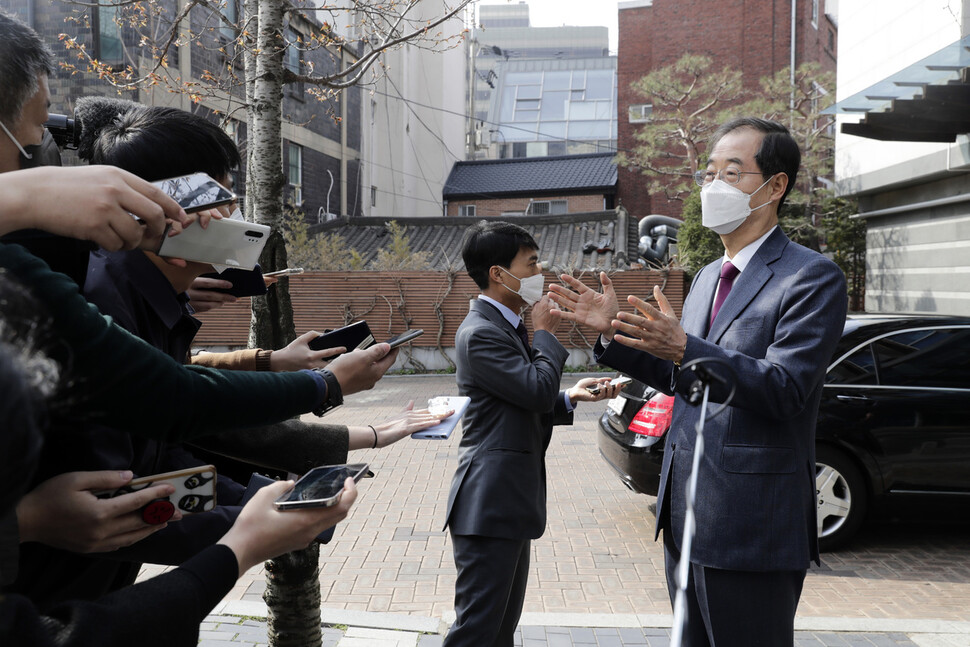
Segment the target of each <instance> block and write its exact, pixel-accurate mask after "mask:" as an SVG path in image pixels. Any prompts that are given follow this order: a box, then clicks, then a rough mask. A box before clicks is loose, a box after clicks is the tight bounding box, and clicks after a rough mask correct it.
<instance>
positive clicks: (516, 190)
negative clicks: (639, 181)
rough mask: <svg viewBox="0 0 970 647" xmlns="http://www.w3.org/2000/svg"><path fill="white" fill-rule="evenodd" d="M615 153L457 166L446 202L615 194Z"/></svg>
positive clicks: (447, 184)
mask: <svg viewBox="0 0 970 647" xmlns="http://www.w3.org/2000/svg"><path fill="white" fill-rule="evenodd" d="M614 157H615V155H614V154H613V153H592V154H589V155H563V156H560V157H530V158H513V159H503V160H475V161H470V162H455V165H454V166H452V167H451V173H450V174H449V175H448V180H447V181H446V182H445V187H444V189H443V190H442V197H443V198H444V199H445V200H454V199H458V198H469V197H493V196H515V195H523V194H528V195H542V194H549V195H552V194H558V195H563V194H571V193H608V194H613V193H616V164H614V163H613V158H614Z"/></svg>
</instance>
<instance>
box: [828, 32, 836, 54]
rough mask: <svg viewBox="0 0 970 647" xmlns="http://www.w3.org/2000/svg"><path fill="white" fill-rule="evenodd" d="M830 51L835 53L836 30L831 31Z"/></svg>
mask: <svg viewBox="0 0 970 647" xmlns="http://www.w3.org/2000/svg"><path fill="white" fill-rule="evenodd" d="M829 51H830V52H834V51H835V30H834V29H830V30H829Z"/></svg>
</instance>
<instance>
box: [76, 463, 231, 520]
mask: <svg viewBox="0 0 970 647" xmlns="http://www.w3.org/2000/svg"><path fill="white" fill-rule="evenodd" d="M163 483H168V484H169V485H171V486H172V487H174V488H175V492H173V493H172V494H170V495H168V497H165V499H164V500H166V501H168V502H170V503H171V504H172V506H173V507H174V508H178V509H179V510H181V511H182V514H192V513H195V512H206V511H208V510H212V509H213V508H214V507H216V468H215V466H213V465H199V466H198V467H191V468H187V469H184V470H176V471H174V472H165V473H163V474H152V475H151V476H141V477H139V478H135V479H132V480H131V481H130V482H129V483H127V484H126V485H122V486H121V487H120V488H117V489H114V490H102V491H100V492H95V493H94V495H95V496H96V497H98V498H99V499H109V498H111V497H116V496H121V495H122V494H128V493H130V492H138V491H139V490H144V489H145V488H148V487H151V486H153V485H161V484H163ZM152 503H153V504H157V503H158V502H157V501H153V502H152ZM169 516H171V514H169ZM146 521H148V519H146ZM149 523H151V522H149Z"/></svg>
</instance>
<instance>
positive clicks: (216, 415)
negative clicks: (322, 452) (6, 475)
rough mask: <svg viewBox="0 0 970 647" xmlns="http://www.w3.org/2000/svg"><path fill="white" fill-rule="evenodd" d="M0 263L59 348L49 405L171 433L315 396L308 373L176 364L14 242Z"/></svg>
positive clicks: (179, 436)
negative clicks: (57, 380)
mask: <svg viewBox="0 0 970 647" xmlns="http://www.w3.org/2000/svg"><path fill="white" fill-rule="evenodd" d="M0 271H5V272H6V273H7V274H8V276H10V277H11V278H13V279H15V280H16V281H18V282H20V283H21V284H22V285H24V286H26V287H28V288H29V289H30V290H31V292H32V294H33V296H34V297H35V298H36V299H37V300H38V301H39V302H40V303H41V304H42V305H43V306H44V307H45V308H46V310H47V312H48V314H49V315H50V318H51V321H50V323H51V328H52V332H53V341H54V344H56V345H57V347H55V348H53V349H52V351H53V353H52V354H53V355H54V356H55V357H56V356H58V355H59V354H60V353H59V348H63V349H64V350H66V353H65V354H64V357H63V360H64V361H63V363H64V364H65V365H66V366H65V368H66V371H65V373H66V378H67V379H66V380H65V384H66V385H67V388H66V392H62V394H61V397H59V398H58V402H56V403H54V406H58V405H61V406H64V405H66V407H67V408H68V413H69V414H70V415H72V416H74V417H77V418H79V419H85V420H92V421H98V422H102V423H105V424H108V425H114V426H124V427H125V428H126V429H130V430H131V432H132V433H135V434H141V435H145V436H149V437H151V438H159V439H167V440H173V441H175V440H185V439H188V438H193V437H196V436H200V435H203V434H206V433H212V432H216V431H224V430H230V429H239V428H244V427H255V426H260V425H265V424H270V423H275V422H279V421H282V420H287V419H289V418H292V417H293V416H296V415H300V414H302V413H306V412H308V411H311V410H313V409H314V408H315V407H316V406H317V405H318V404H319V403H320V400H321V394H320V390H319V387H318V384H317V381H316V380H315V378H314V376H313V375H311V374H309V373H305V372H298V373H269V372H248V371H220V370H217V369H209V368H204V367H198V366H183V365H181V364H179V363H178V362H176V361H174V360H173V359H172V358H171V357H169V356H167V355H165V354H164V353H162V352H160V351H158V350H157V349H155V348H153V347H152V346H150V345H149V344H147V343H145V342H144V341H142V340H141V339H139V338H138V337H135V336H134V335H132V334H130V333H128V332H127V331H125V330H123V329H122V328H119V327H118V326H116V325H114V324H113V323H112V322H111V319H110V318H109V317H104V316H102V315H101V313H100V312H98V310H97V308H95V307H94V306H93V305H91V304H89V303H88V302H87V301H86V300H85V299H84V297H83V296H81V294H80V292H79V291H78V287H77V285H76V284H75V283H74V282H73V281H72V280H71V279H70V278H68V277H67V276H66V275H64V274H58V273H56V272H54V271H52V270H51V269H50V268H49V267H48V266H47V264H45V263H44V262H43V261H41V260H40V259H38V258H37V257H35V256H33V255H32V254H30V253H29V252H28V251H27V250H26V249H24V248H23V247H21V246H19V245H10V244H3V243H0ZM28 314H29V313H28ZM132 421H135V422H136V424H132Z"/></svg>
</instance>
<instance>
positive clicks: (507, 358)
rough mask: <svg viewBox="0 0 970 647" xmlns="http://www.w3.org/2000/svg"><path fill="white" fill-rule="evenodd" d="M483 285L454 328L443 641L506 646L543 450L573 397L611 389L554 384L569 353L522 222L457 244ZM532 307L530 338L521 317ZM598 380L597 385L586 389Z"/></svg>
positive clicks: (484, 229)
mask: <svg viewBox="0 0 970 647" xmlns="http://www.w3.org/2000/svg"><path fill="white" fill-rule="evenodd" d="M462 258H463V259H464V261H465V268H466V270H467V271H468V275H469V276H471V277H472V279H474V280H475V283H476V284H477V285H478V287H479V288H480V289H481V291H482V293H481V294H480V295H479V296H478V299H475V300H473V301H472V302H471V305H470V309H469V313H468V315H467V316H466V317H465V320H464V321H463V322H462V324H461V326H460V327H459V328H458V333H457V334H456V335H455V350H456V353H457V358H456V359H457V365H458V370H457V381H458V392H459V393H460V394H461V395H464V396H468V397H470V398H471V403H470V404H469V405H468V409H467V410H466V411H465V414H464V416H463V417H462V429H463V434H462V439H461V446H460V453H459V459H458V469H457V471H456V472H455V476H454V479H453V481H452V484H451V491H450V493H449V495H448V516H447V520H446V524H445V525H446V526H447V527H449V528H450V531H451V539H452V545H453V548H454V555H455V566H456V567H457V569H458V579H457V581H456V583H455V613H456V615H457V617H456V619H455V623H454V624H453V625H452V626H451V630H450V631H449V632H448V635H447V636H446V637H445V640H444V646H445V647H456V646H459V645H469V646H475V647H489V646H496V647H498V646H501V647H511V646H512V636H513V633H514V632H515V627H516V625H517V624H518V621H519V616H520V615H521V613H522V603H523V600H524V599H525V588H526V582H527V580H528V574H529V551H530V545H531V540H532V539H536V538H538V537H540V536H541V535H542V533H543V532H544V531H545V526H546V463H545V455H546V448H547V447H548V446H549V441H550V439H551V438H552V427H553V425H555V424H571V423H572V411H573V407H574V406H575V405H576V403H577V402H580V401H585V402H593V401H596V400H602V399H604V398H607V397H613V396H614V395H615V394H616V391H617V387H611V386H610V385H609V381H610V380H609V378H584V379H581V380H579V381H578V382H577V383H576V384H575V385H574V386H573V387H571V388H569V389H568V390H566V391H560V390H559V383H560V381H561V379H562V369H563V365H564V364H565V362H566V357H567V351H566V349H565V348H563V346H562V344H560V343H559V341H558V340H557V339H556V337H555V336H554V335H553V333H554V332H555V330H556V328H557V327H558V325H559V321H560V320H559V311H558V310H557V309H556V308H555V305H554V304H553V303H552V302H551V301H550V300H549V299H548V298H547V297H544V296H543V277H542V273H541V268H540V264H539V246H538V245H537V244H536V242H535V240H534V239H533V238H532V236H531V235H530V234H529V232H527V231H526V230H525V229H523V228H522V227H519V226H518V225H513V224H510V223H507V222H486V221H482V222H480V223H478V224H475V225H472V226H471V227H469V229H468V231H467V232H466V233H465V238H464V241H463V243H462ZM528 306H534V307H533V308H532V324H533V326H534V329H535V334H534V338H533V340H532V343H531V344H530V343H529V338H528V332H527V330H526V327H525V323H524V322H523V321H522V318H521V316H520V313H521V312H522V311H523V309H524V308H526V307H528ZM593 385H599V391H598V393H596V394H594V393H591V392H590V391H589V390H588V389H587V387H591V386H593Z"/></svg>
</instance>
